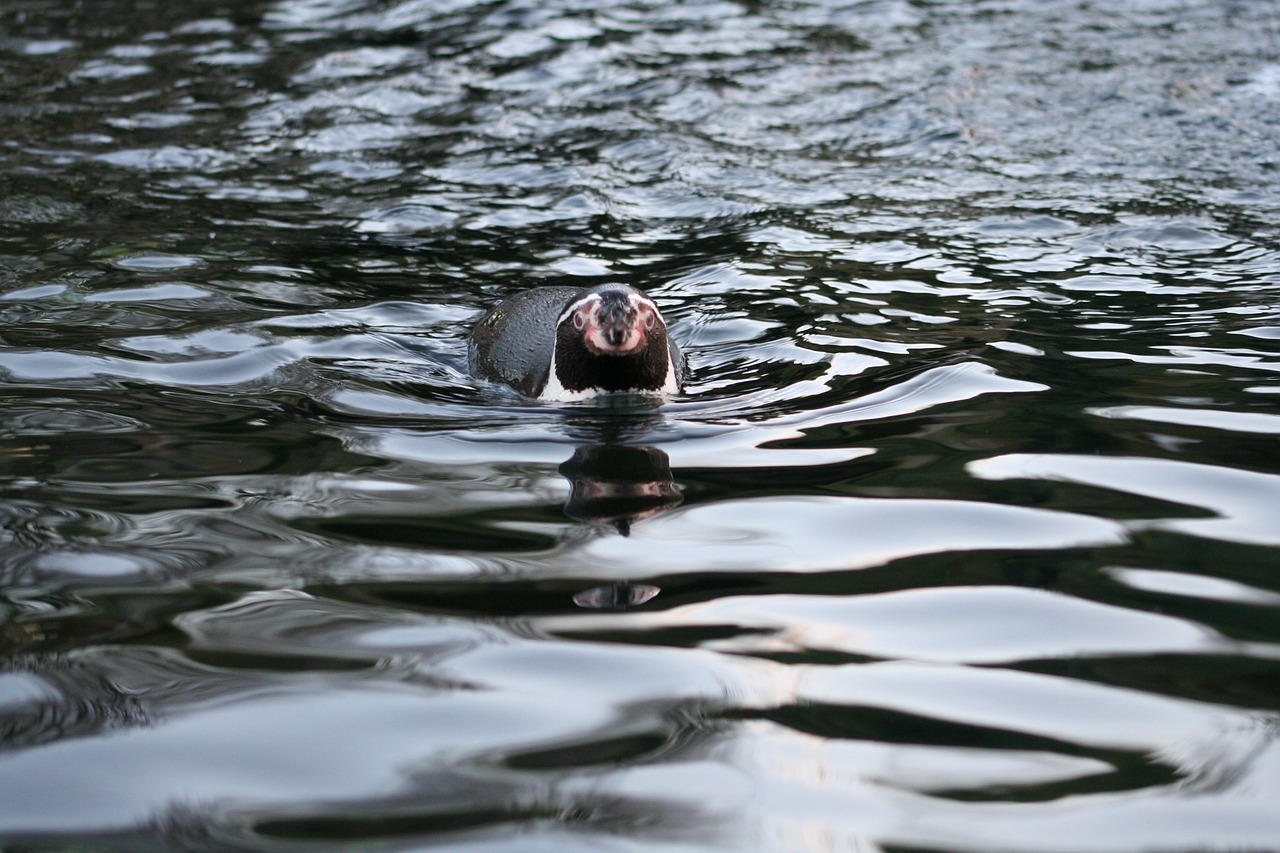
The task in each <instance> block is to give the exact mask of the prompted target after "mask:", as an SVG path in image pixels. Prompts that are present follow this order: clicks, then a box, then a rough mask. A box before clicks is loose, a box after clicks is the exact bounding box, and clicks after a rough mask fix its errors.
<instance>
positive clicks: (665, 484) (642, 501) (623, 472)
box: [560, 444, 683, 536]
mask: <svg viewBox="0 0 1280 853" xmlns="http://www.w3.org/2000/svg"><path fill="white" fill-rule="evenodd" d="M560 473H561V474H563V475H564V476H565V478H566V479H568V480H569V483H570V485H571V486H572V488H573V490H572V492H571V493H570V495H569V500H568V501H567V502H566V503H565V507H564V512H565V515H567V516H569V517H570V518H576V519H578V520H579V521H589V522H594V523H607V524H612V525H613V526H614V527H616V528H617V529H618V532H619V533H621V534H622V535H623V536H626V535H627V534H628V533H629V532H630V531H631V524H632V522H635V521H638V520H640V519H642V518H649V517H651V516H654V515H658V514H659V513H662V512H666V511H667V510H669V509H671V508H672V507H676V506H679V505H680V502H681V501H682V500H683V497H682V496H681V494H680V491H679V490H678V489H677V488H676V484H675V482H674V481H673V480H672V476H671V463H670V460H669V459H668V458H667V454H665V453H663V452H662V451H661V450H659V449H658V448H656V447H628V446H626V445H618V444H597V445H588V446H586V447H579V448H578V449H577V450H576V451H575V452H574V454H573V456H572V457H571V458H570V459H569V460H568V461H566V462H564V463H562V464H561V465H560Z"/></svg>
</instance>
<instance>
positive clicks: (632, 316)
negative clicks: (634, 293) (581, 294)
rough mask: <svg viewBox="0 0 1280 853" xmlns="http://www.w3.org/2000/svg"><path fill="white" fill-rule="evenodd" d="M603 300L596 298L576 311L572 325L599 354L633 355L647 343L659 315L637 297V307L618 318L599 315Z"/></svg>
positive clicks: (592, 350) (591, 348)
mask: <svg viewBox="0 0 1280 853" xmlns="http://www.w3.org/2000/svg"><path fill="white" fill-rule="evenodd" d="M600 305H601V303H600V301H599V300H593V301H591V302H588V303H586V304H584V305H581V306H579V307H578V308H577V309H576V310H575V311H574V312H573V327H574V328H575V329H577V330H578V331H580V332H581V333H582V340H583V342H584V343H585V344H586V345H587V349H588V350H590V351H591V352H593V353H595V354H596V355H634V354H635V353H638V352H640V351H641V350H643V349H644V348H645V346H647V345H648V340H647V338H648V335H647V334H646V333H647V332H648V331H649V330H650V329H652V328H653V326H654V324H655V323H656V322H657V318H656V315H655V312H654V310H653V308H652V307H651V306H649V305H646V304H644V303H642V302H640V303H638V302H637V301H636V300H633V301H632V308H633V309H634V310H632V311H629V312H627V314H626V316H625V317H623V318H619V319H618V320H616V321H615V322H612V323H609V324H607V325H606V324H604V323H602V322H601V319H600Z"/></svg>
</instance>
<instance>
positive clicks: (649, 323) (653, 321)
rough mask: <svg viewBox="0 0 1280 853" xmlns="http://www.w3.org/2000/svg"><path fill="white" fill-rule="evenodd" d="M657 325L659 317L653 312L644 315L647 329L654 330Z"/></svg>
mask: <svg viewBox="0 0 1280 853" xmlns="http://www.w3.org/2000/svg"><path fill="white" fill-rule="evenodd" d="M657 324H658V315H657V314H654V313H653V312H652V311H646V312H645V314H644V327H645V328H646V329H652V328H653V327H654V326H656V325H657Z"/></svg>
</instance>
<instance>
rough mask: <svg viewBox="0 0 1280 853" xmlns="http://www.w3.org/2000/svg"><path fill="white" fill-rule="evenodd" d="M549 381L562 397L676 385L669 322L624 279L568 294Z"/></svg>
mask: <svg viewBox="0 0 1280 853" xmlns="http://www.w3.org/2000/svg"><path fill="white" fill-rule="evenodd" d="M682 366H683V365H681V367H682ZM548 383H549V387H548V393H549V394H550V395H554V396H556V397H559V398H563V399H574V398H577V399H581V398H583V397H586V396H591V395H592V394H595V393H599V392H607V391H638V392H664V393H671V392H674V391H676V390H678V385H679V382H678V378H677V372H676V365H675V364H674V363H673V361H672V351H671V347H670V345H669V343H668V340H667V324H666V322H665V321H664V320H663V318H662V313H661V312H660V311H659V310H658V306H657V305H655V304H654V302H653V300H652V299H650V298H649V297H648V296H646V295H645V294H644V293H643V292H641V291H639V290H636V289H635V288H634V287H628V286H627V285H625V284H602V285H600V286H599V287H593V288H591V289H589V290H584V291H582V292H581V293H579V294H578V295H577V296H575V297H574V298H572V299H570V300H569V302H568V303H567V304H566V305H565V307H564V309H563V310H562V311H561V313H560V317H559V319H558V321H557V324H556V345H555V354H554V357H553V363H552V370H551V375H550V376H549V377H548ZM544 396H547V394H544Z"/></svg>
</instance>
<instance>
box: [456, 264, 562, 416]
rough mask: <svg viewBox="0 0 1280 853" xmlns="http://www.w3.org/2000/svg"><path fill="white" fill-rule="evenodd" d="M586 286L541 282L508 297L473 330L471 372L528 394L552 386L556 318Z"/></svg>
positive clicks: (528, 395) (469, 353)
mask: <svg viewBox="0 0 1280 853" xmlns="http://www.w3.org/2000/svg"><path fill="white" fill-rule="evenodd" d="M583 292H585V291H584V289H583V288H581V287H535V288H534V289H532V290H525V291H522V292H520V293H517V294H515V295H514V296H512V297H510V298H508V299H506V300H504V301H503V302H502V303H501V304H499V305H498V307H496V308H494V309H493V310H492V311H490V312H489V313H488V314H487V315H486V316H485V317H484V319H482V320H481V321H480V322H479V323H477V324H476V327H475V328H474V329H472V330H471V336H470V339H469V340H470V346H469V347H468V353H467V355H468V361H469V363H470V367H471V373H472V375H474V376H478V377H480V378H482V379H488V380H490V381H491V382H501V383H503V384H504V385H510V386H511V387H512V388H514V389H516V390H517V391H519V392H520V393H521V394H524V395H525V396H527V397H536V396H538V395H539V394H541V393H542V389H543V388H544V387H546V384H547V375H548V373H549V372H550V370H551V355H552V352H553V351H554V350H555V343H556V321H557V320H558V319H559V318H560V314H561V313H562V312H563V311H564V308H565V306H566V305H568V304H569V303H570V302H572V301H573V300H574V299H576V298H577V297H578V296H580V295H581V294H582V293H583Z"/></svg>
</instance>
